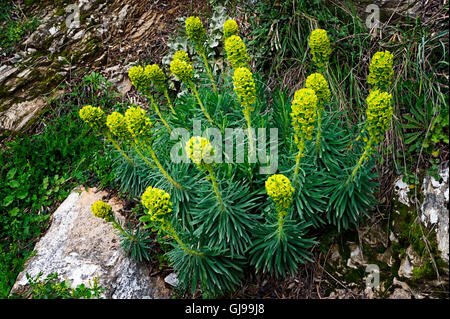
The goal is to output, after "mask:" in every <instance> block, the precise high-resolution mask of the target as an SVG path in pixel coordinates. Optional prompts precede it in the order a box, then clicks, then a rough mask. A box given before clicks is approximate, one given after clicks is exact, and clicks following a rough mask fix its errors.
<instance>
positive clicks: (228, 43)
mask: <svg viewBox="0 0 450 319" xmlns="http://www.w3.org/2000/svg"><path fill="white" fill-rule="evenodd" d="M225 51H227V57H228V61H230V63H231V66H232V67H233V69H237V68H239V67H243V66H246V65H247V63H248V57H247V49H246V48H245V44H244V41H242V39H241V37H240V36H238V35H232V36H230V37H228V38H226V39H225Z"/></svg>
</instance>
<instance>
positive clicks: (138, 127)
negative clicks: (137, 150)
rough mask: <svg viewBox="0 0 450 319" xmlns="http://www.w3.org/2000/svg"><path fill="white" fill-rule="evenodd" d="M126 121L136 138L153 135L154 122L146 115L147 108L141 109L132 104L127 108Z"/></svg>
mask: <svg viewBox="0 0 450 319" xmlns="http://www.w3.org/2000/svg"><path fill="white" fill-rule="evenodd" d="M125 121H126V123H127V128H128V131H129V132H130V134H131V135H132V136H133V137H134V138H139V137H144V138H145V137H148V136H150V135H151V126H152V122H151V121H150V119H149V118H148V117H147V116H146V115H145V110H143V109H141V108H140V107H139V106H137V107H134V106H132V107H130V108H129V109H128V110H126V112H125Z"/></svg>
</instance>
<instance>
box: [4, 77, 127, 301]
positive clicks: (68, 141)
mask: <svg viewBox="0 0 450 319" xmlns="http://www.w3.org/2000/svg"><path fill="white" fill-rule="evenodd" d="M101 81H103V80H101ZM86 83H87V82H86V80H84V81H81V82H80V83H77V84H75V85H74V86H73V87H70V88H66V90H67V91H68V92H67V93H66V94H64V95H63V96H61V97H60V98H59V99H58V100H56V101H53V102H52V107H51V108H50V109H49V110H46V112H45V113H44V114H43V116H42V120H41V123H42V124H41V125H42V128H41V129H40V130H41V133H40V134H36V135H21V134H19V135H18V136H16V138H15V139H14V141H12V142H6V143H4V144H3V147H2V150H1V151H0V233H1V235H0V298H5V297H7V296H8V294H9V291H10V289H11V287H12V286H13V284H14V281H15V279H16V277H17V275H18V273H19V272H20V271H21V270H22V267H23V264H24V262H25V260H27V258H28V257H29V256H30V254H31V253H32V250H33V246H34V243H35V240H36V238H39V237H40V235H41V233H42V232H43V231H45V229H46V228H47V226H48V220H49V217H50V213H51V212H53V211H54V209H56V207H57V205H58V204H59V203H61V202H62V201H63V200H64V199H65V198H66V197H67V195H68V194H69V192H70V191H71V190H72V189H73V188H74V187H75V186H76V185H80V184H84V185H86V186H88V185H91V184H93V183H95V184H96V185H101V186H109V187H111V186H112V185H115V179H116V175H115V173H114V170H113V166H114V162H115V161H116V159H117V157H118V154H117V153H116V152H114V151H112V152H111V149H110V147H109V146H108V145H106V146H105V145H104V144H103V143H101V141H99V140H98V139H97V138H95V137H94V136H92V135H90V134H89V132H90V128H87V127H85V126H83V125H80V124H81V121H80V119H79V116H78V110H79V107H78V103H80V102H81V103H83V102H84V103H93V102H96V103H98V105H101V106H102V107H104V108H107V109H113V110H116V109H117V110H121V104H120V103H118V102H119V101H118V100H117V95H116V94H114V92H112V91H111V90H110V89H109V87H110V85H108V84H106V83H103V84H100V87H101V88H99V89H98V90H97V91H95V94H94V95H91V92H92V86H91V84H86ZM55 136H57V137H58V138H55Z"/></svg>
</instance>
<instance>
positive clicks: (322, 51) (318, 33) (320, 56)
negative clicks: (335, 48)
mask: <svg viewBox="0 0 450 319" xmlns="http://www.w3.org/2000/svg"><path fill="white" fill-rule="evenodd" d="M309 48H310V49H311V54H312V56H313V58H312V60H313V62H314V63H315V64H316V66H317V67H318V68H322V67H324V66H325V65H326V63H327V62H328V59H329V58H330V54H331V48H330V40H329V39H328V35H327V31H325V30H323V29H316V30H314V31H313V32H311V35H310V36H309Z"/></svg>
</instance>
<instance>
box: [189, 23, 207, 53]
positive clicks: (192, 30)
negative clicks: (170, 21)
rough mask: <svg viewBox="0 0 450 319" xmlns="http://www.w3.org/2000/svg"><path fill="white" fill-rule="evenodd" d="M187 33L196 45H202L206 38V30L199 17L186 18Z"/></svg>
mask: <svg viewBox="0 0 450 319" xmlns="http://www.w3.org/2000/svg"><path fill="white" fill-rule="evenodd" d="M186 33H187V35H188V37H189V39H190V40H191V41H192V42H193V43H194V44H195V46H196V47H197V48H198V47H201V46H202V45H203V42H205V39H206V31H205V28H203V23H202V21H201V20H200V18H199V17H189V18H187V19H186Z"/></svg>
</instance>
